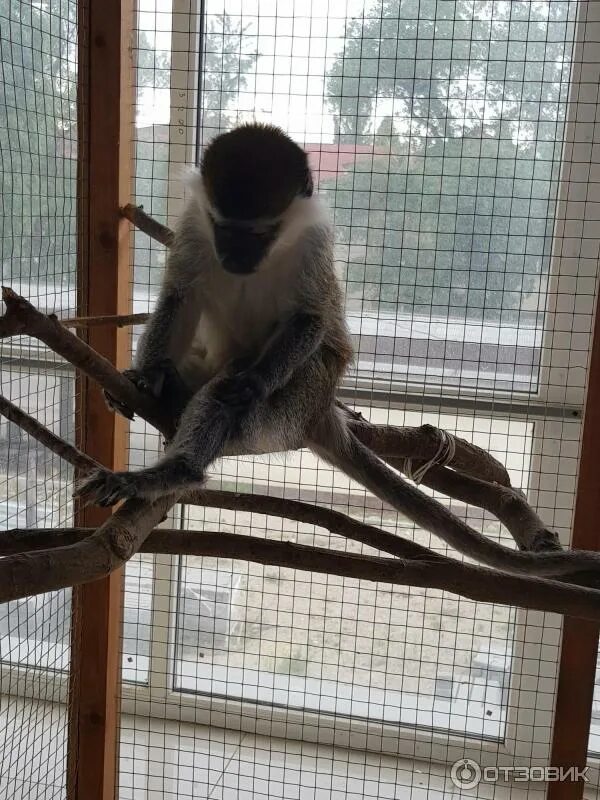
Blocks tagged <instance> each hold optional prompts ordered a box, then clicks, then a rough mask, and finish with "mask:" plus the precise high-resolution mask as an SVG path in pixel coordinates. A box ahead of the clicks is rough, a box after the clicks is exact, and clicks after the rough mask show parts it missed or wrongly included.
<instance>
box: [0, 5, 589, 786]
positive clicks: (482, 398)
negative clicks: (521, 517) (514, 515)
mask: <svg viewBox="0 0 600 800" xmlns="http://www.w3.org/2000/svg"><path fill="white" fill-rule="evenodd" d="M582 5H583V4H582V3H581V2H580V3H579V6H578V18H579V16H580V14H581V6H582ZM205 14H206V7H205V3H204V2H203V0H174V2H173V26H172V63H171V90H170V91H171V122H170V125H169V144H170V153H171V158H170V161H169V181H168V182H169V191H168V212H169V218H170V221H171V220H173V219H175V218H176V217H177V216H178V214H179V211H180V209H181V204H182V199H183V197H182V193H181V192H182V190H181V181H180V173H181V169H180V168H181V166H182V165H183V164H189V163H194V161H195V159H196V114H197V113H198V111H197V102H196V101H197V98H198V96H199V86H198V77H197V76H198V74H199V71H198V63H197V59H195V58H194V57H193V54H198V53H199V52H201V49H200V47H199V45H200V39H201V36H202V34H203V28H204V21H205ZM574 47H575V52H574V55H573V63H574V64H576V63H579V62H583V51H584V48H586V58H587V61H588V62H590V48H591V52H593V53H594V58H595V60H596V62H600V39H599V38H598V37H597V36H595V35H594V33H593V32H592V28H591V27H589V28H586V26H585V25H580V24H579V23H578V24H577V25H576V35H575V43H574ZM569 88H570V98H569V101H568V105H567V120H566V123H565V125H566V128H565V141H566V142H567V143H571V144H570V148H571V150H570V148H569V146H568V145H565V147H564V148H563V153H562V156H561V159H562V160H561V167H560V173H561V176H560V193H559V198H558V201H557V203H558V205H557V223H556V226H555V231H554V234H553V248H552V255H551V261H550V274H549V282H548V300H549V302H550V307H549V309H548V312H547V316H546V319H547V321H548V324H547V325H546V326H545V327H544V336H543V343H542V363H541V367H540V379H539V387H540V388H539V390H538V392H537V393H535V395H534V396H529V395H528V396H526V397H519V396H510V397H507V396H504V395H503V394H502V393H500V394H498V395H496V394H494V393H493V392H489V393H488V392H486V391H484V390H482V391H481V392H480V391H475V392H474V393H473V396H468V394H467V395H466V396H465V395H462V396H461V397H460V398H458V397H456V396H453V395H452V394H449V395H448V396H446V395H441V394H437V393H436V392H433V391H432V392H425V393H422V392H418V393H417V392H415V393H413V394H411V392H410V387H409V391H408V393H404V392H402V391H395V390H390V389H389V388H388V389H386V388H377V389H375V391H373V387H369V386H361V385H360V384H359V387H358V390H357V388H356V386H355V385H354V383H352V384H350V383H349V382H347V383H346V384H345V385H344V386H343V387H342V393H341V394H342V397H343V398H344V399H347V400H351V401H353V402H361V399H364V400H365V401H366V400H368V401H369V403H371V404H372V405H374V406H378V405H381V406H385V407H391V408H398V409H399V408H404V409H420V410H422V409H424V408H432V407H434V408H435V410H436V411H439V412H440V413H443V412H449V413H460V412H461V411H465V412H476V411H479V412H480V413H483V414H486V415H487V414H489V413H491V412H492V411H493V413H494V415H497V416H499V417H500V418H503V417H504V418H506V417H508V416H510V415H513V418H515V417H518V418H520V419H525V420H533V423H534V433H533V440H532V452H531V459H532V460H531V468H530V475H531V480H532V482H531V485H530V486H529V497H530V502H532V504H533V505H534V507H535V506H537V507H538V508H539V509H541V513H542V516H544V518H545V519H547V521H548V523H549V524H551V525H554V527H556V528H557V529H558V531H559V534H560V536H561V541H563V543H565V544H567V543H568V542H569V540H570V520H571V519H572V506H573V502H571V503H570V507H569V503H567V506H566V507H564V508H562V509H557V497H558V494H559V492H562V493H564V495H565V496H570V497H571V499H572V500H574V494H573V491H574V483H575V479H576V467H575V469H574V470H571V474H570V475H569V476H568V478H569V482H570V483H569V489H568V491H565V489H564V488H559V487H558V486H557V484H556V472H557V470H556V456H555V454H553V453H551V452H548V450H547V448H545V447H544V442H545V440H546V439H547V436H546V434H547V433H548V431H549V430H555V431H557V435H556V437H554V438H552V437H551V438H550V441H556V440H557V439H558V440H560V441H562V430H563V428H564V426H565V424H569V425H570V426H572V428H571V429H572V431H573V433H574V435H573V436H572V437H571V439H572V441H574V442H576V443H577V442H578V440H579V439H580V434H581V430H580V429H581V416H582V410H583V403H584V394H585V387H584V386H582V385H578V384H581V383H582V382H581V380H580V377H581V374H582V370H583V372H584V373H585V370H586V367H585V366H583V367H582V366H581V364H580V363H579V361H578V362H576V363H574V364H570V363H567V365H565V364H564V352H565V349H566V351H567V352H568V353H570V352H571V350H570V343H571V333H572V329H570V328H569V326H568V324H566V322H565V320H566V317H565V316H564V315H565V314H566V315H567V317H568V316H569V314H571V315H577V317H578V324H579V323H581V324H583V323H584V322H585V320H587V322H588V323H589V324H588V329H587V330H578V332H579V333H581V334H582V335H584V336H585V335H586V334H587V335H588V337H589V334H590V333H591V322H592V321H593V317H592V315H591V313H590V309H589V296H585V295H577V293H576V301H575V307H574V308H573V310H572V311H571V312H565V311H564V310H563V308H562V306H561V295H564V294H565V292H564V289H563V288H562V287H563V286H564V285H565V283H566V285H568V286H571V287H572V288H573V289H575V290H576V289H577V284H576V281H577V280H578V279H579V278H581V275H580V274H579V267H580V263H581V258H579V257H576V256H574V255H573V254H572V253H573V249H572V248H573V247H575V246H576V244H573V242H575V243H576V242H579V243H580V244H582V245H583V244H584V243H587V240H588V239H589V240H591V239H593V238H595V237H594V236H593V231H592V230H591V229H590V230H589V231H588V233H587V235H585V227H581V228H580V222H581V220H580V219H579V218H578V216H577V213H576V209H574V208H573V207H572V205H571V203H572V201H571V200H570V199H569V197H568V191H567V190H568V185H569V183H570V182H572V181H573V180H574V179H573V175H572V173H573V171H574V169H576V167H577V166H580V167H582V168H584V167H586V163H584V161H583V160H582V162H581V163H579V162H577V161H574V160H569V159H574V158H575V148H576V147H577V146H578V143H579V142H578V139H577V138H576V129H577V130H578V126H579V125H580V124H581V120H580V119H579V118H578V117H579V112H580V108H582V106H583V104H584V102H586V98H588V97H589V99H588V100H587V102H593V103H594V104H595V105H596V104H597V102H598V98H597V92H596V95H595V96H594V92H593V89H594V86H593V85H592V84H591V82H590V83H574V82H573V77H571V84H570V87H569ZM596 88H597V87H596ZM575 89H577V92H578V94H577V98H576V99H575V100H573V97H572V95H573V92H574V90H575ZM581 113H582V114H583V112H581ZM182 120H183V124H182V123H181V121H182ZM593 136H594V138H593V140H592V142H589V143H586V145H587V144H589V146H590V147H591V146H592V144H593V145H595V146H596V147H597V145H598V144H600V130H599V129H598V126H596V127H595V128H594V129H593ZM588 165H589V159H588ZM587 185H588V191H589V190H590V186H591V189H592V191H593V192H594V195H595V197H597V199H598V202H600V183H594V184H591V183H590V180H589V178H588V179H587ZM599 207H600V206H599ZM598 227H599V225H598V222H596V228H598ZM586 258H587V260H589V261H593V260H594V259H597V256H589V257H587V256H586ZM586 277H588V276H586ZM589 277H590V278H592V279H593V281H594V286H596V283H597V270H596V272H595V273H594V274H593V275H591V274H590V275H589ZM578 298H579V299H580V300H581V304H580V305H578ZM557 343H558V346H557ZM588 350H589V345H588ZM41 361H42V362H43V361H44V357H41ZM13 363H15V364H18V363H19V359H16V360H14V361H13ZM47 363H48V365H49V366H51V368H52V370H55V369H56V364H55V363H53V362H51V360H50V358H49V357H48V362H47ZM23 365H24V366H26V365H27V362H26V361H25V360H23ZM583 383H585V381H583ZM559 458H561V456H559ZM556 511H558V512H560V513H555V512H556ZM181 520H182V515H181V514H180V513H179V512H174V514H173V515H172V516H171V517H170V519H169V521H168V522H166V523H165V524H166V525H168V526H170V527H172V526H173V525H176V524H182V522H181ZM177 566H178V559H177V558H176V557H173V556H162V555H160V556H159V555H156V556H154V559H153V579H152V586H153V594H152V617H151V619H152V626H151V631H152V637H151V643H150V664H149V672H148V683H147V684H141V683H140V684H128V683H126V684H123V686H122V712H123V713H132V714H144V715H146V714H148V715H151V716H158V717H161V718H170V719H177V720H182V721H190V722H196V723H204V724H208V725H220V726H223V727H235V728H236V729H241V730H243V731H249V732H258V733H263V734H264V733H267V734H269V735H272V736H282V737H284V738H299V739H304V740H308V741H323V740H325V741H326V742H327V743H329V744H331V743H334V744H339V745H341V746H351V747H358V748H360V749H373V750H376V751H377V752H384V753H391V754H394V755H398V756H403V755H404V756H408V757H413V758H426V759H430V760H434V761H440V762H445V763H452V762H453V761H454V760H456V759H457V758H459V757H468V758H474V759H475V760H477V761H478V763H480V764H481V765H482V766H485V765H489V766H496V765H502V764H505V765H506V766H510V765H512V764H514V761H515V757H518V758H519V765H520V766H521V765H523V766H525V765H527V764H530V763H531V764H533V763H535V764H539V763H544V764H546V763H548V762H549V755H550V736H551V732H552V724H549V725H548V726H547V727H546V728H544V730H543V731H542V737H541V738H539V737H536V734H535V731H536V711H540V712H543V713H544V714H551V715H553V707H554V700H555V697H556V682H557V668H558V659H559V645H557V646H556V647H554V648H553V652H554V653H555V656H556V658H555V659H554V660H552V659H550V658H548V659H545V660H544V661H545V663H547V664H548V665H549V666H548V667H547V670H546V672H545V673H543V672H542V673H539V674H538V675H537V677H538V678H539V677H542V678H543V679H544V681H545V683H546V686H547V688H546V690H545V692H544V695H541V694H540V693H539V691H538V688H537V686H536V681H533V682H532V683H533V686H532V687H531V688H527V685H526V681H524V678H527V677H530V673H529V672H526V671H524V670H527V669H529V667H530V666H531V665H532V664H534V663H537V664H539V665H540V666H541V663H542V661H541V659H540V653H541V649H542V648H543V647H545V645H544V642H543V641H542V636H541V633H542V632H543V631H544V626H546V628H548V627H550V628H552V629H556V628H558V629H560V628H561V625H562V618H561V617H559V616H558V615H549V614H543V613H541V612H535V611H523V610H518V611H517V614H516V620H515V634H514V648H515V649H514V653H513V660H512V665H511V672H510V685H509V689H508V697H509V699H508V706H507V712H508V718H507V722H506V736H505V739H504V741H503V742H499V741H498V740H496V739H494V740H491V741H487V740H485V739H479V738H472V737H470V736H466V735H464V734H460V733H454V732H452V731H449V732H440V731H435V730H424V729H421V728H415V727H413V726H396V725H388V724H383V723H380V722H376V721H372V722H371V721H364V720H360V719H353V718H341V717H339V716H335V715H330V714H323V713H317V712H311V711H301V710H300V711H299V710H295V709H289V708H288V709H282V708H276V707H272V706H261V705H260V704H254V703H251V702H245V701H240V700H237V699H234V698H227V697H216V696H212V697H209V696H203V695H191V694H186V693H184V692H181V691H177V690H174V689H173V685H174V684H173V678H174V672H173V670H174V636H175V631H176V625H175V622H176V620H175V614H176V597H175V594H176V593H174V592H173V591H172V587H173V586H174V585H175V586H176V585H177V584H176V581H177V572H178V569H177ZM160 632H162V633H160ZM559 638H560V637H559ZM0 691H1V692H2V693H7V694H19V695H20V696H24V697H31V698H35V697H39V696H44V694H46V696H49V693H50V692H52V694H53V697H54V698H56V699H57V700H58V701H59V702H67V700H68V674H66V673H60V674H59V673H49V672H48V670H45V669H36V668H32V667H31V666H27V667H23V668H20V667H19V666H15V665H9V664H6V663H5V662H3V663H1V664H0ZM543 697H546V698H551V708H548V707H546V706H545V705H544V704H542V705H540V702H541V700H542V699H543ZM518 707H520V710H519V708H518ZM517 712H518V713H517ZM407 733H408V734H409V735H408V736H407ZM532 745H536V747H533V746H532ZM534 750H535V752H536V756H535V759H534V757H533V756H532V753H533V752H534ZM540 753H542V755H541V756H540V755H539V754H540ZM590 763H591V764H592V766H593V767H594V781H595V782H596V783H598V781H599V775H598V767H599V765H600V760H599V759H597V758H591V759H590Z"/></svg>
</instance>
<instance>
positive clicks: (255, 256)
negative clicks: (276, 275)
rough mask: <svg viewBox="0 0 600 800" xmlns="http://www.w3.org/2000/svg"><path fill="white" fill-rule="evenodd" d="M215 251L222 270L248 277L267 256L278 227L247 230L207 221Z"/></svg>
mask: <svg viewBox="0 0 600 800" xmlns="http://www.w3.org/2000/svg"><path fill="white" fill-rule="evenodd" d="M211 223H212V227H213V233H214V240H215V248H216V251H217V256H218V257H219V261H220V262H221V265H222V266H223V269H225V270H227V272H232V273H234V274H235V275H250V274H251V273H252V272H255V271H256V270H257V268H258V265H259V264H260V262H261V261H262V260H263V259H264V258H265V256H266V255H267V253H268V252H269V248H270V247H271V245H272V244H273V242H274V241H275V239H276V238H277V233H278V231H279V225H277V224H273V225H269V226H266V227H265V226H261V228H260V229H258V230H256V229H254V228H253V227H251V226H247V225H240V224H239V223H237V224H236V223H235V222H215V221H214V220H212V219H211Z"/></svg>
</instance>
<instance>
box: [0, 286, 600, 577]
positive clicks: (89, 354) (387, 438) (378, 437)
mask: <svg viewBox="0 0 600 800" xmlns="http://www.w3.org/2000/svg"><path fill="white" fill-rule="evenodd" d="M4 298H5V302H6V304H7V313H6V315H5V317H3V318H1V319H0V333H2V334H3V335H11V334H15V333H31V334H33V335H36V336H38V337H39V338H40V339H42V340H43V341H45V342H46V343H47V344H48V345H49V346H50V347H51V348H52V349H55V350H56V351H57V352H59V353H60V354H62V355H64V356H65V357H66V358H68V360H70V361H71V362H72V363H74V364H75V365H76V366H79V367H80V368H82V369H83V370H84V371H85V372H86V373H87V374H88V375H89V376H90V377H94V378H96V379H97V380H98V382H99V383H100V384H101V385H103V386H104V387H105V388H107V389H108V390H109V391H110V392H111V394H113V396H115V397H116V398H117V399H122V400H123V401H124V402H125V403H127V404H128V405H130V406H131V407H133V408H134V409H135V410H136V411H139V412H140V415H141V416H143V417H144V418H145V419H147V420H148V421H150V422H155V424H157V425H158V426H159V427H160V428H161V430H162V431H163V432H166V431H167V426H171V422H172V421H171V420H167V419H165V418H164V414H162V413H161V409H160V407H159V406H158V404H157V403H155V402H154V401H153V400H152V399H151V398H149V397H147V396H146V395H142V394H140V393H139V392H138V391H137V389H136V388H135V387H134V386H133V385H132V384H131V383H130V382H129V381H128V380H127V379H125V378H124V377H123V376H122V375H120V374H119V373H118V372H117V370H116V369H114V367H112V365H111V364H110V363H109V362H108V361H106V359H102V358H101V357H100V356H98V355H97V354H96V353H95V352H94V351H93V350H92V349H91V348H89V347H88V346H87V345H85V344H84V343H83V342H81V340H79V339H78V338H77V337H75V336H73V334H71V333H69V332H68V331H66V330H65V329H64V328H63V327H62V326H61V325H60V323H59V322H58V321H57V320H56V318H53V317H46V316H45V315H43V314H41V313H40V312H38V311H37V310H36V309H35V308H34V307H33V306H32V305H31V304H30V303H28V302H27V301H25V300H23V299H22V298H19V297H18V296H17V295H15V293H14V292H11V291H10V290H5V291H4ZM125 390H126V392H125ZM132 396H133V398H134V399H133V400H132ZM138 398H140V399H141V400H142V401H143V404H144V406H145V407H144V408H140V407H139V406H138V405H137V402H138ZM6 408H8V407H6ZM0 411H1V408H0ZM12 413H13V419H15V416H14V408H13V409H12ZM157 418H159V419H158V420H157ZM347 418H348V420H349V424H350V425H351V426H352V428H353V430H355V431H356V433H357V434H358V436H359V437H361V439H364V440H365V441H366V442H368V443H370V444H372V445H373V447H374V448H376V450H377V451H378V452H380V453H382V454H384V456H385V455H386V454H389V453H393V454H394V455H393V456H391V455H387V458H388V460H389V461H390V462H391V463H393V464H394V465H395V466H398V467H399V468H402V467H403V461H402V460H403V459H404V458H412V459H422V460H426V459H429V458H431V457H432V456H433V455H435V453H436V452H437V450H438V443H439V435H440V434H439V432H438V431H437V429H435V428H433V427H432V426H421V428H418V429H411V428H394V427H392V426H382V427H378V426H373V425H370V424H369V423H367V422H366V421H364V420H363V419H362V418H361V417H360V415H358V414H356V413H354V412H351V411H349V410H348V411H347ZM26 422H27V427H26V429H27V430H28V431H29V432H30V433H31V434H32V435H36V433H35V425H36V424H37V423H34V421H33V420H32V418H28V419H27V420H26ZM38 433H39V434H40V435H38V436H37V437H36V438H39V439H40V441H42V442H43V443H44V444H46V445H52V449H55V451H56V452H59V453H60V454H61V455H65V453H66V452H67V451H66V450H65V449H64V445H63V444H62V443H61V442H60V440H58V439H57V438H56V437H54V438H52V437H53V434H50V432H48V431H44V429H43V428H40V427H39V426H38ZM68 447H71V446H68ZM69 452H70V454H71V455H72V456H74V457H76V458H77V459H78V460H76V461H72V463H75V464H76V465H77V466H78V467H80V466H81V462H80V458H81V454H79V455H77V452H76V451H73V450H72V449H71V450H70V451H69ZM455 461H457V462H458V466H459V467H460V468H461V469H462V470H464V472H463V474H458V473H451V472H450V470H440V469H438V470H433V471H430V473H428V475H427V476H426V477H425V479H424V481H423V482H424V483H425V484H426V485H430V486H433V487H434V488H436V489H439V490H441V491H445V492H447V493H448V494H449V495H450V496H456V497H459V498H462V499H463V500H464V501H465V502H469V503H472V504H474V505H480V506H482V507H484V508H488V509H489V510H490V511H492V513H497V514H498V515H499V516H500V518H501V520H502V522H504V523H505V524H506V525H507V527H508V528H509V530H510V531H511V533H513V535H514V536H515V539H516V540H517V542H518V544H519V546H520V547H521V548H522V549H530V548H535V549H537V548H539V545H540V543H541V544H542V545H544V546H545V547H548V546H549V545H550V546H552V545H554V543H555V542H556V537H555V534H554V533H553V532H552V531H550V530H549V529H547V528H546V527H545V526H544V525H543V523H542V522H541V520H540V519H539V517H537V515H535V513H534V512H533V510H531V509H529V507H528V506H527V503H526V501H525V500H524V498H523V497H522V496H520V495H519V493H518V492H516V491H515V490H511V491H501V487H500V486H498V485H493V484H490V483H489V482H485V481H478V480H475V479H473V478H471V477H469V476H467V475H466V474H465V473H466V472H467V471H470V472H480V473H484V474H490V472H491V474H493V475H495V476H496V477H499V478H500V479H501V480H506V478H505V477H504V475H505V471H504V468H502V467H500V470H499V469H498V468H497V467H498V466H499V465H498V462H497V461H496V460H495V459H493V458H492V457H491V456H489V454H487V453H485V452H484V451H482V450H480V449H479V448H476V447H475V446H473V445H470V444H469V443H467V442H464V441H462V440H460V439H458V440H457V447H456V455H455ZM486 471H487V472H486ZM499 472H504V475H503V474H498V473H499ZM388 477H389V473H388ZM395 480H396V482H397V481H398V480H399V479H395ZM402 486H403V488H404V487H406V485H405V484H402ZM372 490H373V491H374V490H375V489H373V488H372ZM415 492H416V490H412V496H413V497H414V496H415ZM376 494H377V492H376ZM416 496H418V497H419V498H420V502H421V504H424V507H425V516H423V514H421V513H420V514H419V516H418V518H417V521H418V523H419V524H420V525H422V526H423V527H424V528H425V529H426V530H430V531H432V532H438V533H439V531H440V530H442V531H444V530H447V528H448V526H450V527H451V528H454V529H455V530H457V531H459V532H460V536H459V537H458V538H457V539H455V544H456V546H458V547H459V548H460V549H461V550H463V551H465V552H467V554H470V555H476V556H477V557H478V558H481V557H482V555H483V557H484V558H487V556H486V555H485V554H486V553H487V554H489V553H492V556H493V558H494V559H495V562H494V563H498V562H497V558H498V554H500V556H501V558H502V559H504V560H502V561H501V562H500V563H502V564H503V565H504V568H506V569H511V570H517V571H522V570H528V569H532V570H535V569H536V567H538V566H540V562H538V561H537V560H533V559H531V558H529V557H528V556H526V555H525V554H519V553H515V552H514V551H512V550H510V549H509V548H506V547H504V546H502V545H499V544H496V543H494V542H490V541H489V540H487V539H486V538H485V537H482V536H481V534H480V533H478V532H477V531H475V530H473V529H472V528H470V527H469V526H467V525H466V524H465V523H463V522H461V521H460V520H458V519H457V518H456V517H455V516H454V515H452V514H450V512H448V511H447V510H446V509H443V507H441V506H439V504H437V503H436V502H435V501H433V500H431V499H430V498H427V497H425V496H424V495H422V494H421V493H418V492H416ZM384 499H385V498H384ZM392 505H393V506H394V507H395V508H396V509H397V510H398V511H400V512H401V513H405V514H407V516H409V517H410V518H412V519H415V515H414V508H413V511H408V509H407V507H406V497H404V496H403V497H402V498H400V502H397V498H396V501H395V504H394V503H393V504H392ZM440 508H442V511H443V514H442V519H441V520H440ZM440 525H441V526H442V528H440ZM573 559H575V561H573ZM488 560H489V559H488ZM597 561H598V556H597V555H596V554H591V553H584V552H578V553H577V555H574V554H572V553H569V554H564V556H563V557H560V556H558V555H555V556H554V558H553V559H550V560H546V561H545V564H544V567H543V568H544V569H546V570H550V572H546V573H545V574H566V573H567V572H572V571H580V570H593V571H595V570H596V568H597Z"/></svg>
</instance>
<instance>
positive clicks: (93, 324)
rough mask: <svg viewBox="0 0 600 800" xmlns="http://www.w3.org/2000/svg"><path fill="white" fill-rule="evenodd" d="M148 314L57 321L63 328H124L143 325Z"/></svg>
mask: <svg viewBox="0 0 600 800" xmlns="http://www.w3.org/2000/svg"><path fill="white" fill-rule="evenodd" d="M149 319H150V314H147V313H146V314H108V315H106V316H103V317H68V318H67V319H61V320H59V322H60V324H61V325H64V327H65V328H99V327H101V326H103V325H107V326H108V325H111V326H112V327H114V328H126V327H128V326H129V325H144V324H145V323H146V322H148V320H149Z"/></svg>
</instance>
